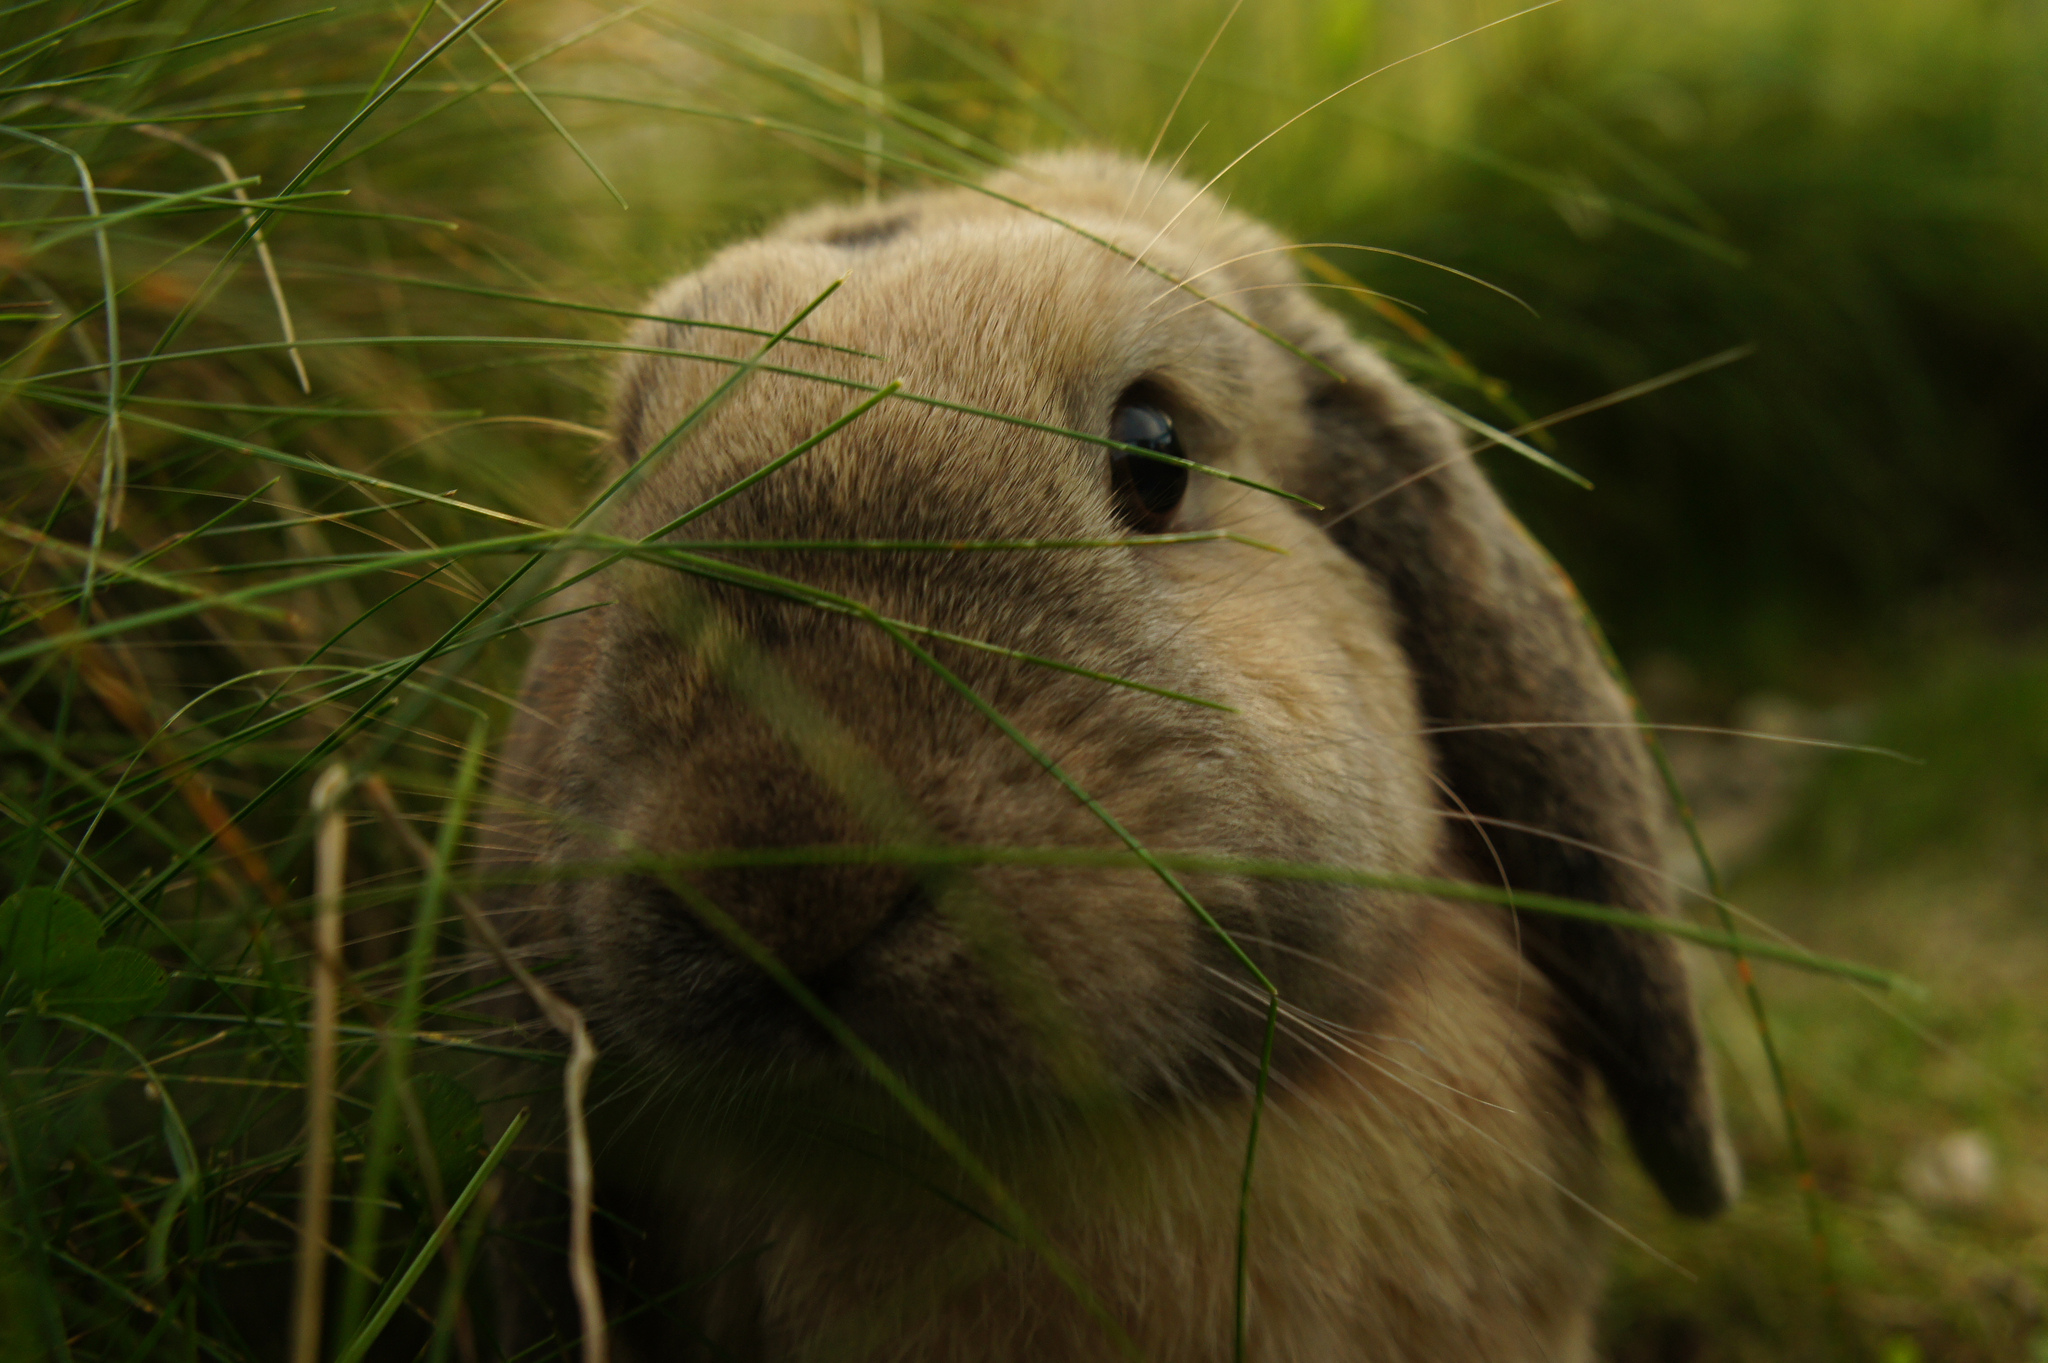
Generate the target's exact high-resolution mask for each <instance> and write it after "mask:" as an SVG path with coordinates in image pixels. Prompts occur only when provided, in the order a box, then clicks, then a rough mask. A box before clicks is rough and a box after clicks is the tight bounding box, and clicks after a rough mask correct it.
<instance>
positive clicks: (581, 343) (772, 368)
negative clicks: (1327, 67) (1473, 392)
mask: <svg viewBox="0 0 2048 1363" xmlns="http://www.w3.org/2000/svg"><path fill="white" fill-rule="evenodd" d="M297 345H298V346H299V347H300V348H301V349H317V348H321V347H325V346H339V347H350V346H380V345H381V346H394V347H412V346H427V345H434V346H442V345H447V346H457V345H465V346H476V345H481V346H491V347H498V348H505V349H530V348H536V347H538V348H544V349H562V350H586V351H592V352H595V353H598V354H620V355H666V356H671V357H673V358H676V359H682V360H697V361H701V362H703V363H706V364H717V365H728V366H733V367H735V368H746V367H748V361H746V360H741V359H735V358H733V357H732V356H730V355H716V354H711V353H709V352H705V351H696V350H676V349H672V348H670V347H667V346H639V345H630V344H628V343H626V342H623V341H586V340H578V339H574V338H569V337H542V336H491V337H483V336H334V337H316V338H311V339H307V340H301V341H299V342H297ZM282 348H283V343H281V342H250V343H246V344H243V345H230V346H207V347H203V348H199V349H194V350H180V351H171V352H167V353H165V354H162V355H159V356H156V357H154V359H153V360H152V361H151V362H152V363H166V362H169V361H172V360H197V359H211V358H215V357H217V356H223V355H244V354H251V353H256V352H261V351H273V350H278V349H282ZM138 363H139V362H138ZM101 368H102V366H99V365H81V366H77V367H75V368H69V369H58V370H50V371H47V372H45V373H43V374H42V375H41V376H40V377H41V378H42V379H43V380H44V381H45V382H48V381H49V380H53V379H61V378H76V377H79V376H81V375H86V374H93V373H97V372H99V370H100V369H101ZM751 368H752V369H758V370H760V371H761V372H763V373H768V374H778V375H781V376H782V377H784V378H796V379H805V380H808V381H810V382H813V383H822V384H828V385H830V386H832V387H836V388H847V389H851V390H853V391H855V392H862V393H875V392H879V391H880V390H881V389H882V387H884V386H885V385H882V384H873V383H864V382H862V381H861V380H859V379H848V378H841V377H839V376H838V375H836V374H822V373H818V372H815V371H812V370H807V369H793V368H790V367H788V366H785V365H774V364H754V365H752V366H751ZM894 396H895V397H897V398H898V399H899V400H901V401H903V402H915V403H918V404H920V405H921V406H926V407H936V408H939V409H941V410H943V411H948V412H958V413H960V414H961V415H963V416H973V417H980V418H982V419H983V420H986V421H996V422H1001V423H1002V424H1003V425H1006V426H1016V427H1020V428H1021V429H1024V430H1028V431H1039V432H1041V433H1043V434H1046V435H1056V436H1063V437H1065V438H1066V439H1069V440H1079V441H1083V442H1085V443H1087V444H1090V445H1099V446H1101V447H1102V448H1104V449H1111V450H1123V451H1127V452H1129V453H1132V454H1136V455H1141V456H1143V457H1145V458H1148V459H1156V460H1159V461H1161V462H1163V463H1168V464H1173V465H1175V466H1177V467H1184V468H1186V469H1187V470H1188V471H1189V472H1190V473H1198V474H1200V475H1202V476H1203V477H1205V478H1216V479H1220V480H1221V481H1223V482H1226V483H1235V484H1237V485H1238V486H1240V487H1247V488H1250V489H1252V490H1253V491H1255V492H1263V493H1266V494H1267V495H1269V496H1273V497H1278V498H1281V499H1282V500H1283V501H1289V502H1294V503H1296V504H1298V505H1301V506H1306V507H1308V508H1309V509H1311V510H1321V509H1322V506H1321V504H1320V503H1318V502H1316V501H1313V500H1311V499H1310V498H1307V497H1303V496H1301V495H1299V494H1297V493H1293V492H1289V491H1287V490H1286V489H1285V488H1281V487H1276V486H1274V485H1272V484H1270V483H1262V482H1260V481H1259V480H1258V479H1256V478H1246V477H1244V476H1243V475H1242V474H1236V473H1231V472H1229V471H1228V470H1226V469H1219V468H1216V467H1214V466H1212V465H1209V464H1202V463H1197V462H1195V461H1193V460H1186V459H1177V458H1175V457H1173V456H1171V455H1165V454H1161V453H1159V452H1158V451H1157V450H1148V449H1146V448H1144V447H1143V446H1139V445H1126V444H1124V443H1122V442H1121V441H1117V440H1112V439H1110V438H1109V437H1108V436H1106V435H1097V434H1095V433H1094V432H1092V431H1080V430H1074V429H1071V428H1069V427H1065V426H1057V425H1053V424H1051V423H1049V422H1044V421H1033V420H1031V419H1030V418H1029V417H1021V416H1012V415H1010V414H1009V413H1007V412H998V411H994V410H992V409H990V408H986V407H976V406H974V405H973V404H971V403H965V402H953V401H951V400H949V399H946V398H936V397H930V396H927V395H926V394H923V393H916V392H911V391H908V390H905V391H902V392H898V393H896V394H895V395H894ZM52 400H53V401H54V400H56V399H52ZM73 401H76V399H73ZM190 434H191V435H192V436H193V438H195V439H202V440H211V441H213V442H214V443H217V444H224V445H229V446H233V447H239V448H245V449H249V450H251V451H252V452H256V451H260V450H261V447H260V446H254V445H250V444H248V442H243V441H235V440H232V439H230V438H228V437H224V436H216V435H211V434H209V433H207V432H203V431H191V432H190ZM1510 439H1512V437H1510ZM280 457H281V458H284V459H290V458H293V456H289V455H284V456H280ZM308 462H310V461H308ZM312 468H313V470H314V471H322V470H324V471H330V472H337V473H338V472H339V471H338V470H334V469H333V466H331V465H313V466H312ZM343 476H345V475H343ZM356 480H357V481H360V482H363V483H366V484H371V485H375V482H374V480H372V479H370V478H368V477H366V476H358V477H357V479H356ZM404 491H405V492H406V493H407V494H408V495H417V496H427V497H431V496H432V494H428V493H421V492H419V491H418V490H417V489H404ZM486 514H490V513H486ZM497 514H498V515H499V518H500V519H503V520H514V519H516V518H514V517H511V516H506V515H503V513H497Z"/></svg>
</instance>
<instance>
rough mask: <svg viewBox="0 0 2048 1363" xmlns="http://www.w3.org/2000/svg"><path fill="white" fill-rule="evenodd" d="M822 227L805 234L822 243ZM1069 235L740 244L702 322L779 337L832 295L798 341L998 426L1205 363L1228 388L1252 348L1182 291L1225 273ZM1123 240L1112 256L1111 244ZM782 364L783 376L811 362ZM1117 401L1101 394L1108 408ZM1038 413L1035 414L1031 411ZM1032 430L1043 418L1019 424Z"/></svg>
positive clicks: (980, 233) (1035, 230)
mask: <svg viewBox="0 0 2048 1363" xmlns="http://www.w3.org/2000/svg"><path fill="white" fill-rule="evenodd" d="M833 221H835V220H832V219H827V220H826V221H825V222H823V223H820V224H818V225H817V230H819V231H823V232H826V233H827V234H828V235H829V233H830V229H831V225H832V223H833ZM1075 226H1076V227H1079V228H1081V229H1082V230H1083V231H1090V232H1091V233H1092V234H1093V235H1097V236H1100V237H1101V238H1102V241H1110V242H1113V243H1115V244H1116V245H1117V246H1119V247H1120V248H1121V249H1122V250H1123V252H1124V254H1118V252H1117V251H1116V250H1112V249H1110V248H1109V247H1107V246H1105V245H1103V244H1102V241H1097V240H1090V239H1089V237H1088V236H1084V235H1081V234H1080V232H1077V231H1076V230H1074V228H1072V227H1068V226H1065V225H1062V224H1059V223H1054V222H1048V221H1045V220H1043V219H1040V218H1035V217H1031V216H1027V215H1025V214H1023V213H1020V212H1016V211H1014V210H1012V211H1010V212H1009V213H1008V214H1007V216H1003V217H993V218H991V217H979V216H977V217H970V218H964V219H949V218H944V217H936V218H932V217H928V218H925V219H921V220H920V221H919V222H918V223H917V224H916V225H915V226H914V227H913V228H911V229H909V230H907V231H906V232H905V234H904V235H902V236H901V237H898V238H896V239H894V240H892V241H890V242H889V243H888V244H887V245H886V246H884V247H881V248H876V249H868V250H859V251H853V252H848V251H845V250H839V249H833V248H831V247H828V246H823V245H820V244H819V243H818V242H816V241H801V240H800V241H790V240H786V239H779V238H769V239H767V240H763V241H758V242H753V243H749V244H747V245H745V246H742V247H739V248H737V249H735V250H733V251H730V252H728V253H727V254H726V255H724V256H723V257H721V258H720V259H719V260H718V261H717V262H714V264H713V266H712V267H711V268H710V269H709V270H707V271H706V272H705V273H704V275H703V276H702V277H701V278H700V282H699V285H698V290H699V295H698V296H699V298H700V299H701V300H702V301H703V303H705V304H706V305H707V306H708V307H709V308H710V309H711V310H712V316H713V320H717V321H722V322H726V323H738V324H740V325H743V326H749V327H753V328H757V329H759V330H762V331H773V330H776V329H779V328H780V327H782V326H783V325H785V324H787V322H788V321H789V319H790V318H792V317H794V316H796V315H797V314H798V313H799V312H801V311H802V310H803V309H804V308H805V307H807V306H809V305H810V304H811V303H813V302H814V301H815V300H817V299H818V298H819V296H820V295H821V294H823V293H824V292H825V291H826V290H827V289H828V288H830V287H832V285H833V283H834V281H835V280H837V281H842V282H840V284H839V287H838V288H837V290H836V292H834V293H833V295H832V296H831V297H830V298H827V299H825V300H824V301H823V302H821V303H819V304H818V306H817V308H816V310H815V311H814V312H812V313H811V314H810V315H809V316H808V317H806V318H805V320H804V321H803V322H802V323H801V324H800V325H799V326H798V328H797V330H796V332H795V333H794V334H795V335H796V336H797V337H799V338H801V339H803V340H808V341H822V342H826V343H828V344H834V345H841V346H847V347H850V348H853V349H857V350H861V351H865V352H868V353H870V354H872V355H875V356H877V357H878V359H877V360H876V361H875V362H873V363H874V364H877V365H879V366H880V369H879V370H876V371H874V372H880V370H886V371H887V372H888V374H889V375H890V376H891V377H900V378H902V379H904V380H905V382H906V384H907V385H908V386H909V387H911V388H912V389H913V390H914V391H918V392H921V393H925V394H927V395H930V396H938V397H945V398H948V399H950V400H954V401H975V402H978V403H979V404H980V405H986V406H989V407H992V408H995V409H997V410H1007V409H1005V408H1003V407H1002V405H1001V404H1002V402H1003V400H1004V399H1010V398H1022V399H1026V400H1029V399H1030V398H1032V397H1037V396H1039V395H1040V394H1042V393H1043V392H1045V391H1046V390H1047V388H1048V380H1052V381H1054V386H1056V387H1057V388H1058V389H1059V390H1061V391H1063V392H1074V391H1080V392H1085V393H1089V394H1091V395H1093V394H1094V392H1095V391H1096V390H1097V389H1099V388H1101V387H1102V386H1104V385H1108V384H1114V383H1117V382H1118V381H1120V380H1121V381H1128V379H1129V378H1130V377H1133V376H1135V374H1136V373H1142V372H1143V371H1144V370H1145V369H1147V368H1150V367H1153V366H1155V365H1160V364H1166V363H1179V364H1188V363H1191V362H1193V363H1201V362H1204V361H1207V363H1206V364H1204V366H1203V367H1204V368H1205V369H1209V370H1213V371H1215V373H1214V374H1213V376H1212V375H1210V374H1206V373H1205V374H1204V375H1202V376H1201V377H1203V378H1209V377H1215V378H1217V379H1218V380H1220V381H1222V382H1224V383H1226V384H1227V383H1228V382H1229V376H1230V374H1231V373H1232V372H1234V370H1235V369H1236V368H1237V366H1235V365H1233V364H1231V363H1228V362H1227V361H1229V360H1234V359H1237V358H1239V355H1238V352H1240V351H1241V350H1242V349H1243V346H1244V343H1245V341H1246V340H1247V338H1249V339H1257V338H1256V337H1255V336H1253V335H1252V334H1251V333H1250V332H1249V330H1248V329H1247V328H1244V327H1242V325H1241V324H1236V323H1233V322H1232V321H1230V319H1228V318H1227V317H1225V316H1223V315H1222V314H1220V313H1218V312H1217V311H1216V310H1214V309H1211V308H1205V307H1203V306H1201V303H1202V299H1203V296H1204V295H1203V294H1201V293H1197V292H1192V291H1190V290H1187V289H1183V288H1181V287H1180V286H1179V284H1178V283H1177V281H1178V280H1180V279H1183V278H1187V277H1189V276H1192V275H1197V274H1201V275H1207V276H1209V277H1210V278H1211V279H1215V280H1218V281H1219V282H1221V281H1222V280H1225V279H1227V278H1229V276H1228V274H1227V272H1217V271H1215V268H1214V267H1215V266H1217V265H1218V264H1220V263H1221V260H1222V259H1224V258H1219V259H1216V260H1208V259H1205V256H1207V255H1209V254H1211V253H1209V252H1205V251H1202V250H1199V249H1191V248H1190V245H1189V243H1187V242H1185V241H1183V240H1181V239H1180V238H1179V237H1173V238H1169V239H1166V240H1162V241H1158V242H1151V243H1150V244H1151V250H1150V252H1149V253H1148V254H1147V256H1146V260H1145V262H1143V263H1141V262H1139V261H1137V260H1135V259H1133V257H1135V256H1137V255H1138V253H1139V252H1140V251H1143V250H1144V249H1145V247H1146V246H1147V244H1148V242H1149V240H1150V238H1151V237H1152V235H1153V233H1151V232H1149V231H1146V230H1143V229H1141V228H1140V227H1138V226H1135V225H1126V226H1123V227H1116V226H1115V225H1113V224H1110V223H1106V222H1092V223H1091V222H1081V223H1077V224H1075ZM1118 238H1122V240H1118ZM798 353H799V352H798V351H797V350H796V349H794V348H785V349H784V350H783V351H782V352H781V358H782V360H783V362H784V363H802V364H803V366H804V367H806V368H809V367H812V365H811V363H810V362H811V361H812V360H813V359H815V358H818V357H816V356H814V355H811V354H808V353H806V354H803V356H802V360H801V361H797V360H795V359H794V356H796V355H797V354H798ZM1112 395H1113V394H1112ZM1041 401H1042V398H1041ZM1014 414H1017V415H1033V416H1042V415H1043V414H1042V413H1026V412H1022V411H1019V412H1016V413H1014Z"/></svg>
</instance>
